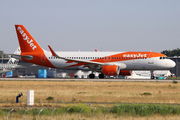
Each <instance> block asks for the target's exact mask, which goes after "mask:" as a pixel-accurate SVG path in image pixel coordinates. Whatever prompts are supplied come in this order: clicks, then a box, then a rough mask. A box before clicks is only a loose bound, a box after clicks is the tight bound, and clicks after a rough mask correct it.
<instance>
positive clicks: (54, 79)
mask: <svg viewBox="0 0 180 120" xmlns="http://www.w3.org/2000/svg"><path fill="white" fill-rule="evenodd" d="M7 80H8V81H92V82H170V83H171V82H173V81H174V80H166V79H162V80H161V79H153V80H152V79H75V78H0V81H7ZM175 81H177V82H180V80H175Z"/></svg>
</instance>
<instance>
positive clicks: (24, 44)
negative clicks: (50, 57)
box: [15, 25, 43, 53]
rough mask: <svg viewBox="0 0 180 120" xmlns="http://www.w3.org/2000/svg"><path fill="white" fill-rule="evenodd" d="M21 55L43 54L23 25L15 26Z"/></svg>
mask: <svg viewBox="0 0 180 120" xmlns="http://www.w3.org/2000/svg"><path fill="white" fill-rule="evenodd" d="M15 28H16V32H17V36H18V40H19V45H20V48H21V53H24V52H43V49H42V48H41V47H40V46H39V44H38V43H37V42H36V41H35V40H34V38H33V37H32V36H31V34H30V33H29V32H28V31H27V30H26V28H25V27H24V26H23V25H15Z"/></svg>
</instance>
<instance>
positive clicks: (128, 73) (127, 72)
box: [119, 70, 131, 76]
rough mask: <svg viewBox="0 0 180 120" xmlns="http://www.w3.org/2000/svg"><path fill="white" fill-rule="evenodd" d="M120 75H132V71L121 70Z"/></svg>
mask: <svg viewBox="0 0 180 120" xmlns="http://www.w3.org/2000/svg"><path fill="white" fill-rule="evenodd" d="M119 75H122V76H130V75H131V72H130V71H129V70H120V73H119Z"/></svg>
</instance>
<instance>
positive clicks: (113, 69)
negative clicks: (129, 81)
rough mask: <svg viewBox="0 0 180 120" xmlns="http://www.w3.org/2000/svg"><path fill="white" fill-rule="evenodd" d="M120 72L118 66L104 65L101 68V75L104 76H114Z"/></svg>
mask: <svg viewBox="0 0 180 120" xmlns="http://www.w3.org/2000/svg"><path fill="white" fill-rule="evenodd" d="M119 72H120V67H119V66H118V65H105V66H102V73H103V74H104V75H110V76H115V75H118V74H119Z"/></svg>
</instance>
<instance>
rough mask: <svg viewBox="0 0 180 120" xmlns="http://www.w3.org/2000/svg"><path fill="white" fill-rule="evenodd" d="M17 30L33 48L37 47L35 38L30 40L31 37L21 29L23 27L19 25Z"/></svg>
mask: <svg viewBox="0 0 180 120" xmlns="http://www.w3.org/2000/svg"><path fill="white" fill-rule="evenodd" d="M17 30H18V31H19V33H20V34H21V35H22V37H23V40H26V41H27V43H28V44H29V46H30V47H31V48H32V50H35V49H36V48H37V46H36V45H34V43H33V40H32V39H31V40H29V37H28V36H27V35H26V33H25V32H24V31H23V30H22V29H21V27H18V28H17Z"/></svg>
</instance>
